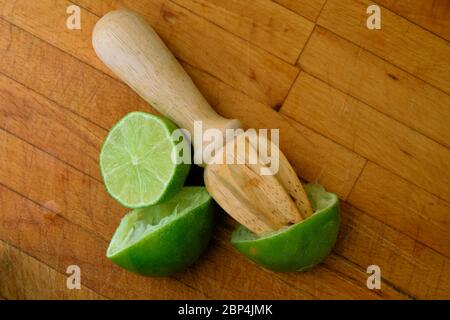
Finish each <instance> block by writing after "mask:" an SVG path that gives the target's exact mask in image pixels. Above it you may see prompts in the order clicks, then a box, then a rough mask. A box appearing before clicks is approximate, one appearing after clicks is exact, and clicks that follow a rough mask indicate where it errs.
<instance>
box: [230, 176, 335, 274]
mask: <svg viewBox="0 0 450 320" xmlns="http://www.w3.org/2000/svg"><path fill="white" fill-rule="evenodd" d="M305 191H306V193H307V195H308V198H309V200H310V201H311V205H312V207H313V210H314V214H313V215H311V216H310V217H308V218H307V219H305V220H303V221H301V222H299V223H297V224H295V225H292V226H289V227H286V228H282V229H280V230H277V231H274V232H270V233H267V234H263V235H261V236H258V235H256V234H254V233H252V232H251V231H249V230H248V229H247V228H245V227H243V226H239V227H238V228H237V229H236V230H235V231H234V232H233V235H232V239H231V243H232V244H233V246H234V247H235V248H237V249H238V250H239V251H240V252H242V253H243V254H244V255H245V256H247V257H248V258H250V259H251V260H253V261H254V262H256V263H257V264H259V265H261V266H263V267H265V268H267V269H270V270H274V271H304V270H307V269H309V268H311V267H313V266H315V265H316V264H318V263H320V262H321V261H322V260H323V259H325V257H326V256H327V255H328V254H329V253H330V252H331V250H332V249H333V247H334V244H335V243H336V238H337V235H338V231H339V200H338V197H337V196H336V195H335V194H334V193H330V192H327V191H325V189H324V188H323V187H322V186H321V185H319V184H307V185H305Z"/></svg>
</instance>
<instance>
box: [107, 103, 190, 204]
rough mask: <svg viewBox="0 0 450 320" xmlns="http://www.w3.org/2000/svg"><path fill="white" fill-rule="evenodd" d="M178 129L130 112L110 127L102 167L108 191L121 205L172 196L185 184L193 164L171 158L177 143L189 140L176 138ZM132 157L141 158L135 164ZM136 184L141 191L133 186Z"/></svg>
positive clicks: (169, 122)
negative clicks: (175, 133) (178, 162)
mask: <svg viewBox="0 0 450 320" xmlns="http://www.w3.org/2000/svg"><path fill="white" fill-rule="evenodd" d="M175 129H177V126H176V125H175V124H174V123H173V122H171V121H170V120H168V119H166V118H163V117H158V116H155V115H152V114H148V113H145V112H131V113H129V114H127V115H126V116H125V117H123V118H122V119H121V120H119V122H117V123H116V124H115V125H114V126H113V128H112V129H111V130H110V132H109V134H108V136H107V138H106V139H105V142H104V143H103V146H102V150H101V152H100V170H101V173H102V177H103V181H104V182H105V186H106V190H107V191H108V193H109V194H110V195H111V196H112V197H113V198H114V199H115V200H117V201H118V202H119V203H120V204H122V205H123V206H125V207H128V208H142V207H146V206H149V205H153V204H157V203H160V202H163V201H165V200H167V199H169V198H170V197H172V196H173V195H175V194H176V193H177V192H178V191H179V190H180V189H181V188H182V187H183V184H184V181H185V180H186V177H187V175H188V173H189V169H190V164H185V163H181V164H175V163H173V161H172V158H171V157H172V151H173V150H174V148H175V146H176V145H177V144H178V143H185V144H187V143H188V142H187V141H186V140H184V141H182V142H178V141H174V140H173V139H172V132H173V131H174V130H175ZM125 137H126V138H125ZM125 141H126V143H125ZM155 141H157V142H156V143H155ZM133 156H134V157H135V158H136V159H138V160H139V165H138V166H136V167H133V166H132V161H133V159H132V158H133ZM136 183H137V184H139V188H138V189H139V190H136V188H133V187H132V186H135V184H136Z"/></svg>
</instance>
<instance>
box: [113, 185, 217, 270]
mask: <svg viewBox="0 0 450 320" xmlns="http://www.w3.org/2000/svg"><path fill="white" fill-rule="evenodd" d="M213 216H214V201H213V200H212V198H211V196H210V195H209V193H208V191H206V188H204V187H184V188H183V189H181V191H180V192H179V193H178V194H177V195H175V196H174V197H173V198H171V199H170V200H168V201H166V202H164V203H161V204H157V205H154V206H151V207H147V208H140V209H134V210H133V211H131V212H130V213H128V214H127V215H126V216H125V217H124V218H123V219H122V221H121V223H120V225H119V227H118V228H117V230H116V232H115V233H114V236H113V238H112V240H111V242H110V244H109V248H108V251H107V253H106V256H107V257H108V258H109V259H110V260H111V261H113V262H114V263H116V264H117V265H119V266H121V267H122V268H125V269H127V270H129V271H132V272H135V273H138V274H140V275H145V276H168V275H170V274H172V273H174V272H177V271H181V270H183V269H185V268H187V267H188V266H190V265H191V264H192V263H194V262H195V261H196V260H197V259H198V257H199V256H200V255H201V253H202V252H203V250H204V249H205V248H206V246H207V244H208V241H209V238H210V236H211V231H212V227H213Z"/></svg>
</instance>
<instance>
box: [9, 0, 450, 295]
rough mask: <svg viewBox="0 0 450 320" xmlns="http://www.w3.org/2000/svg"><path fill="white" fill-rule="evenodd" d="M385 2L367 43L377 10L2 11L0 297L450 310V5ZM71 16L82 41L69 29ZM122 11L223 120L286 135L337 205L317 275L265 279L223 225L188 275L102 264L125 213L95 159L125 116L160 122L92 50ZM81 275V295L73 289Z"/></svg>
mask: <svg viewBox="0 0 450 320" xmlns="http://www.w3.org/2000/svg"><path fill="white" fill-rule="evenodd" d="M374 2H375V3H377V4H379V5H380V6H381V19H382V20H381V22H382V28H381V30H368V29H367V28H366V25H365V21H366V18H367V14H366V8H367V6H368V5H369V4H370V3H371V2H369V1H366V0H314V1H291V0H274V1H270V0H255V1H251V0H242V1H237V0H230V1H225V0H223V1H222V0H135V1H131V0H108V1H98V0H74V1H67V0H41V1H32V0H13V1H10V0H0V55H1V59H0V299H42V298H47V299H133V298H141V299H195V298H209V299H217V298H223V299H227V298H229V299H233V298H235V299H244V298H254V299H413V298H417V299H436V298H437V299H450V188H449V185H450V173H449V172H450V150H449V148H450V127H449V124H450V95H449V94H450V59H449V57H450V44H449V42H448V41H449V40H450V5H449V4H448V1H446V0H433V1H411V0H398V1H391V0H375V1H374ZM72 4H76V5H79V6H80V7H81V30H68V29H67V28H66V19H67V17H68V14H67V13H66V9H67V7H68V6H70V5H72ZM116 8H129V9H132V10H134V11H136V12H138V13H139V14H141V15H142V16H144V18H145V19H146V20H147V21H148V22H149V23H150V24H151V25H152V26H153V27H154V28H155V30H156V31H157V32H158V33H159V34H160V36H161V37H162V38H163V40H164V41H165V42H166V43H167V45H168V46H169V48H170V49H171V50H172V51H173V53H174V54H175V56H176V57H177V58H178V59H179V61H180V62H181V63H182V65H183V67H184V68H185V69H186V71H187V72H188V74H189V75H190V76H191V77H192V78H193V80H194V82H195V83H196V85H197V86H198V87H199V89H200V91H201V92H202V93H203V94H204V95H205V97H206V99H207V100H208V101H209V102H210V104H211V105H212V106H213V107H214V108H215V110H216V111H217V112H218V113H220V114H221V115H222V116H225V117H230V118H239V119H241V120H242V122H243V124H244V126H245V127H254V128H279V129H280V147H281V150H282V151H283V152H284V153H285V155H286V156H287V158H288V159H289V161H290V162H291V163H292V165H293V167H294V169H295V171H296V173H297V174H298V175H299V176H300V177H301V178H302V179H304V180H306V181H316V182H319V183H321V184H323V185H324V186H325V187H326V188H327V189H328V190H330V191H333V192H336V193H337V194H338V195H339V197H340V198H341V201H342V206H341V207H342V208H341V214H342V226H341V231H340V234H339V239H338V243H337V245H336V248H335V249H334V251H333V253H332V254H331V255H330V256H329V257H328V258H327V259H326V260H325V261H324V262H323V263H322V264H321V265H319V266H318V267H316V268H314V269H312V270H310V271H308V272H306V273H275V272H270V271H266V270H263V269H261V268H259V267H258V266H256V265H255V264H253V263H252V262H250V261H249V260H248V259H246V258H245V257H244V256H242V255H241V254H239V253H238V252H237V251H236V250H234V249H233V248H232V246H231V245H230V243H229V239H230V235H231V232H232V230H233V229H234V227H235V225H236V223H235V222H234V221H233V220H232V219H231V218H229V217H228V216H226V215H225V214H224V212H222V211H219V212H217V214H216V216H217V219H216V222H217V223H216V227H215V232H214V235H213V238H212V240H211V243H210V246H209V248H208V250H207V251H206V252H205V254H204V255H203V256H202V258H201V259H200V260H199V261H198V262H197V263H196V264H195V265H194V266H192V267H191V268H189V269H188V270H186V271H185V272H183V273H179V274H176V275H174V276H173V277H168V278H157V279H155V278H143V277H139V276H136V275H134V274H131V273H129V272H126V271H124V270H122V269H120V268H118V267H116V266H115V265H113V264H112V263H111V262H110V261H109V260H107V259H106V257H105V251H106V248H107V246H108V243H109V240H110V238H111V236H112V234H113V232H114V230H115V228H116V227H117V225H118V223H119V221H120V219H121V217H122V216H123V215H124V214H125V212H126V209H125V208H123V207H121V206H120V205H119V204H117V203H116V202H115V201H114V200H112V199H111V198H110V197H109V196H108V194H107V193H106V191H105V188H104V186H103V183H102V180H101V177H100V173H99V168H98V154H99V148H100V146H101V144H102V141H103V139H104V137H105V136H106V134H107V132H108V130H109V129H110V128H111V126H112V125H113V124H114V123H115V122H116V121H118V120H119V119H120V118H121V117H123V116H124V115H125V114H126V113H128V112H130V111H134V110H140V111H147V112H154V109H153V108H152V107H151V106H149V105H148V104H146V103H145V102H144V101H143V100H142V99H141V98H140V97H138V96H137V95H136V94H135V93H134V92H133V91H132V90H131V89H129V88H128V87H127V86H126V85H125V84H123V83H122V82H120V81H119V80H118V79H117V78H116V77H115V76H114V75H113V74H112V73H111V72H110V71H109V70H108V69H107V68H106V67H105V66H104V65H103V64H102V63H101V61H100V60H99V59H98V58H97V57H96V55H95V53H94V51H93V48H92V45H91V32H92V28H93V26H94V25H95V23H96V22H97V21H98V19H99V18H100V17H101V16H102V15H103V14H105V13H106V12H108V11H110V10H113V9H116ZM73 264H75V265H78V266H80V268H81V283H82V287H81V289H80V290H69V289H67V288H66V279H67V274H66V270H67V267H68V266H69V265H73ZM369 265H378V266H380V268H381V276H382V285H381V289H380V290H369V289H368V288H367V286H366V281H367V277H368V274H367V273H366V269H367V267H368V266H369Z"/></svg>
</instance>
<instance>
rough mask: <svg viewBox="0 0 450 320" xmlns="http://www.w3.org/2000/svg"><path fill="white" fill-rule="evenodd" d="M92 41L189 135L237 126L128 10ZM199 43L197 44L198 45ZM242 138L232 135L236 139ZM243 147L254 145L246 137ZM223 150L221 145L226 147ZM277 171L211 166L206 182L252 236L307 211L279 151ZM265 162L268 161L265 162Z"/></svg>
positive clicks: (107, 19)
mask: <svg viewBox="0 0 450 320" xmlns="http://www.w3.org/2000/svg"><path fill="white" fill-rule="evenodd" d="M92 42H93V46H94V49H95V51H96V53H97V55H98V56H99V57H100V59H101V60H102V61H103V62H104V63H105V64H106V65H107V66H108V67H109V68H110V69H111V70H112V71H113V72H114V73H115V74H116V75H117V76H118V77H119V78H121V79H122V80H123V81H125V82H126V83H127V84H128V85H129V86H130V87H131V88H133V89H134V90H135V91H136V92H137V93H138V94H139V95H140V96H141V97H142V98H144V99H145V100H146V101H147V102H148V103H150V104H151V105H152V106H153V107H155V108H156V109H157V110H158V111H159V112H160V113H162V114H163V115H165V116H166V117H168V118H170V119H171V120H173V121H174V122H175V123H176V124H177V125H178V126H180V127H181V128H185V129H187V130H189V131H190V133H191V135H193V133H194V126H193V123H194V121H196V120H199V121H202V124H203V128H204V129H206V128H217V129H220V130H221V131H222V132H223V133H224V134H225V130H226V129H232V128H239V127H240V123H239V121H238V120H230V119H225V118H223V117H221V116H219V115H218V114H217V113H216V112H215V111H214V110H213V109H212V108H211V107H210V106H209V104H208V102H207V101H206V100H205V98H204V97H203V96H202V95H201V93H200V92H199V91H198V89H197V88H196V86H195V85H194V83H193V82H192V80H191V78H190V77H189V75H188V74H187V73H186V72H185V71H184V69H183V68H182V67H181V65H180V64H179V63H178V61H177V60H176V58H175V57H174V56H173V55H172V53H171V52H170V51H169V49H168V48H167V47H166V46H165V44H164V43H163V41H162V40H161V39H160V38H159V36H158V35H157V34H156V32H155V31H154V30H153V29H152V27H151V26H150V25H149V24H148V23H147V22H146V21H145V20H144V19H143V18H142V17H140V16H139V15H137V14H135V13H133V12H132V11H128V10H118V11H112V12H110V13H108V14H106V15H105V16H104V17H102V18H101V19H100V20H99V21H98V22H97V24H96V26H95V28H94V31H93V35H92ZM199 45H201V44H199ZM239 138H242V135H241V136H240V137H237V138H236V139H239ZM246 146H247V147H248V148H253V147H254V146H252V145H251V144H250V143H248V142H247V141H246ZM225 149H226V148H224V149H222V150H225ZM279 155H280V157H279V170H278V172H277V173H276V175H264V176H263V175H260V171H259V169H260V168H261V166H263V165H265V164H264V163H263V161H259V163H257V164H248V163H247V164H210V165H206V167H205V172H204V179H205V185H206V187H207V189H208V191H209V193H210V194H211V195H212V197H213V198H214V199H215V200H216V202H217V203H219V205H220V206H221V207H222V208H223V209H224V210H225V211H226V212H227V213H228V214H230V215H231V216H232V217H233V218H235V219H236V220H237V221H238V222H240V223H241V224H243V225H244V226H246V227H247V228H248V229H249V230H251V231H253V232H255V233H256V234H262V233H264V232H268V231H273V230H278V229H280V228H281V227H283V226H288V225H291V224H294V223H297V222H299V221H301V220H302V219H304V218H306V217H308V216H309V215H311V214H312V209H311V206H310V203H309V200H308V198H307V196H306V193H305V191H304V189H303V186H302V184H301V182H300V180H299V179H298V177H297V175H296V174H295V172H294V170H293V169H292V167H291V165H290V164H289V162H288V161H287V159H286V157H285V156H284V155H283V154H282V152H281V151H280V152H279ZM266 165H267V164H266Z"/></svg>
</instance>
